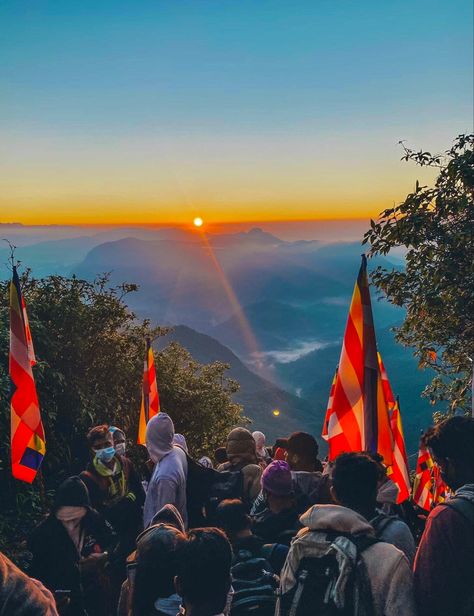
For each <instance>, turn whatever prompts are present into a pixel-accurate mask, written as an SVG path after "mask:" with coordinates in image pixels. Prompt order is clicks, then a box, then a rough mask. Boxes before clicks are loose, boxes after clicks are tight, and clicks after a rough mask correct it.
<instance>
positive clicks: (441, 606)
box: [414, 503, 474, 616]
mask: <svg viewBox="0 0 474 616" xmlns="http://www.w3.org/2000/svg"><path fill="white" fill-rule="evenodd" d="M471 507H474V503H471ZM473 580H474V529H473V524H472V522H470V521H469V520H468V519H467V518H466V517H465V516H464V515H463V514H462V513H460V512H458V511H457V510H455V509H454V508H453V507H450V506H449V505H445V504H441V505H438V506H437V507H435V508H434V509H433V511H432V512H431V513H430V515H429V517H428V520H427V522H426V527H425V531H424V533H423V536H422V538H421V542H420V546H419V548H418V552H417V554H416V558H415V568H414V582H415V599H416V602H417V607H418V614H419V616H447V615H448V614H453V615H454V614H456V615H457V616H463V615H464V614H472V613H473V610H474V591H473V585H472V582H473Z"/></svg>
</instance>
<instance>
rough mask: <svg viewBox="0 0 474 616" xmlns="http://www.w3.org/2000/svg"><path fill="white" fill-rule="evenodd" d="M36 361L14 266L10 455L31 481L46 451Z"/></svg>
mask: <svg viewBox="0 0 474 616" xmlns="http://www.w3.org/2000/svg"><path fill="white" fill-rule="evenodd" d="M34 363H35V358H34V351H33V341H32V339H31V333H30V328H29V325H28V318H27V316H26V305H25V301H24V299H23V297H22V294H21V289H20V280H19V278H18V273H17V271H16V267H13V277H12V281H11V284H10V361H9V369H10V377H11V380H12V397H11V403H10V408H11V458H12V474H13V476H14V477H15V478H16V479H21V480H22V481H26V482H28V483H32V481H33V480H34V478H35V477H36V473H37V472H38V469H39V467H40V465H41V462H42V461H43V458H44V455H45V453H46V442H45V437H44V430H43V424H42V423H41V416H40V409H39V403H38V396H37V394H36V386H35V381H34V378H33V371H32V365H33V364H34Z"/></svg>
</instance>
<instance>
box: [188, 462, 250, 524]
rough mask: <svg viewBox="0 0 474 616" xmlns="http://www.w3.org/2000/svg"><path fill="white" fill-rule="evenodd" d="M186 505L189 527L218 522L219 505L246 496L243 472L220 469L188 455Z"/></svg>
mask: <svg viewBox="0 0 474 616" xmlns="http://www.w3.org/2000/svg"><path fill="white" fill-rule="evenodd" d="M186 457H187V461H188V475H187V479H186V508H187V513H188V526H189V528H196V527H199V526H209V525H212V524H213V523H214V521H215V512H216V508H217V505H218V504H219V503H220V502H221V501H223V500H224V499H226V498H242V493H243V476H242V473H241V471H236V472H233V471H222V472H218V471H216V470H215V469H214V468H207V467H205V466H202V464H199V462H196V461H195V460H193V459H192V458H191V457H189V456H186Z"/></svg>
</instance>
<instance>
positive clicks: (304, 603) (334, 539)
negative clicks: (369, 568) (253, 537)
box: [275, 533, 378, 616]
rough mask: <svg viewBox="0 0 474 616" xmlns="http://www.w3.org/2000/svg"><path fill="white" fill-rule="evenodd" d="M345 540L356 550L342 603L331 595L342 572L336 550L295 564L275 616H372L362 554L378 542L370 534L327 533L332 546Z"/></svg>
mask: <svg viewBox="0 0 474 616" xmlns="http://www.w3.org/2000/svg"><path fill="white" fill-rule="evenodd" d="M343 538H345V539H347V540H349V541H350V543H351V544H352V547H353V548H354V549H355V553H356V557H355V563H356V564H355V566H354V568H353V569H352V572H351V573H350V574H349V578H348V579H347V582H346V587H345V592H344V605H343V606H338V605H336V603H335V601H334V600H333V598H332V597H331V593H332V591H333V590H334V588H335V587H336V581H337V580H338V578H339V577H340V574H341V571H340V568H339V563H338V561H337V558H336V551H335V550H328V552H327V553H326V554H324V555H322V556H315V557H312V556H304V557H303V558H302V559H301V560H300V561H299V564H298V569H297V572H296V576H295V577H296V584H295V586H293V588H291V589H290V591H288V592H287V593H284V594H281V595H280V597H279V601H278V607H277V611H276V612H275V614H276V615H277V616H373V615H374V613H375V612H374V607H373V599H372V591H371V588H370V582H369V579H368V576H367V572H366V568H365V564H364V562H363V561H362V559H361V558H360V556H361V554H362V553H363V552H364V550H366V549H367V548H369V547H370V546H372V545H374V544H375V543H377V542H378V540H377V539H376V538H375V537H371V536H354V535H349V534H342V533H338V534H337V535H335V534H334V533H328V534H327V535H326V540H327V541H329V542H330V543H331V546H334V545H335V544H337V543H338V541H340V540H341V539H343Z"/></svg>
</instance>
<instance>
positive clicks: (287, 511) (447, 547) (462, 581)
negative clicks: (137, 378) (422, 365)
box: [0, 412, 474, 616]
mask: <svg viewBox="0 0 474 616" xmlns="http://www.w3.org/2000/svg"><path fill="white" fill-rule="evenodd" d="M422 439H423V443H424V445H425V446H426V447H427V448H428V449H429V450H430V452H431V454H432V456H433V459H434V460H435V461H436V463H437V465H438V466H439V468H440V471H441V474H442V477H443V480H444V481H445V482H446V484H447V485H448V487H449V488H450V490H451V494H452V495H451V497H450V498H449V499H447V500H446V501H445V502H443V503H442V504H439V505H438V506H436V507H435V508H434V509H433V510H432V511H431V512H430V513H429V515H428V516H427V517H426V515H423V514H422V512H421V510H417V509H416V507H415V506H414V505H413V504H412V503H411V502H410V501H405V503H402V504H397V488H396V486H395V484H394V483H393V482H392V481H391V479H390V477H389V476H387V469H386V468H385V466H384V464H383V460H382V459H381V458H380V456H377V455H376V454H375V455H374V454H371V453H368V452H351V453H343V454H341V455H339V456H338V457H337V458H336V459H335V460H333V461H331V462H327V461H321V460H320V458H319V447H318V443H317V441H316V439H315V438H314V437H313V436H312V435H310V434H308V433H305V432H296V433H293V434H292V435H291V436H290V437H289V438H286V439H278V440H277V442H276V443H275V444H274V445H273V446H272V447H267V446H266V443H265V436H264V434H263V433H262V432H254V433H253V434H252V433H251V432H250V431H249V430H247V429H245V428H242V427H238V428H235V429H233V430H232V431H231V432H230V434H229V435H228V439H227V443H226V444H225V446H223V447H221V448H219V449H218V450H217V451H215V452H213V453H212V455H208V456H205V457H203V458H201V459H200V460H199V461H197V460H194V459H193V458H192V457H191V456H190V455H189V453H188V449H187V445H186V439H185V437H184V436H183V435H180V434H176V433H175V430H174V425H173V421H172V419H171V418H170V417H169V415H167V414H166V413H164V412H160V413H158V415H156V416H155V417H153V418H152V419H151V420H150V421H149V423H148V426H147V431H146V447H147V451H148V455H149V462H148V464H147V469H146V471H143V469H142V470H141V473H140V474H139V473H138V472H137V469H135V468H134V465H133V464H132V462H131V461H130V460H129V459H128V458H127V455H126V454H127V438H126V435H125V434H124V432H123V431H122V430H120V429H119V428H117V427H114V426H107V425H101V426H96V427H94V428H92V429H91V430H90V432H89V433H88V435H87V440H88V444H89V447H90V452H91V461H90V464H89V465H88V466H87V468H86V469H85V470H84V471H83V472H81V473H80V475H79V476H74V477H70V478H68V479H66V480H65V481H64V482H63V483H62V484H61V485H60V486H59V488H58V490H57V492H56V495H55V500H54V504H53V506H52V509H51V511H50V513H49V515H48V516H47V517H46V518H45V519H44V520H42V521H41V522H40V523H39V525H38V526H37V527H36V528H35V529H34V530H33V531H32V532H31V534H30V536H29V538H28V549H29V551H30V552H31V554H32V560H31V566H30V568H29V570H28V571H27V573H25V572H22V571H20V570H19V569H18V568H17V567H16V566H15V565H14V564H13V563H12V562H11V561H10V560H8V559H7V558H6V557H5V556H4V555H1V554H0V615H5V616H6V615H8V616H14V615H15V614H18V615H20V616H33V615H35V616H36V615H38V616H40V615H48V616H49V615H51V616H53V615H56V614H60V615H63V616H86V615H88V616H95V615H97V616H109V615H112V614H118V616H177V615H185V616H222V615H226V616H244V615H247V614H255V615H261V616H273V615H275V616H306V615H308V616H310V615H314V616H329V615H330V614H334V615H335V614H341V615H351V616H352V615H353V616H370V615H373V616H415V615H418V616H450V615H452V616H467V615H468V614H469V615H472V614H474V591H473V584H472V582H473V580H474V419H471V418H467V417H458V416H456V417H452V418H449V419H446V420H444V421H442V422H440V423H438V424H437V425H436V426H434V427H433V428H430V429H429V430H428V431H427V432H426V433H425V434H424V436H423V437H422Z"/></svg>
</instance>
